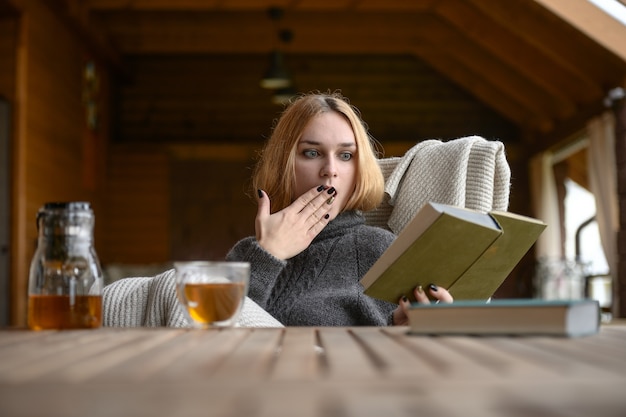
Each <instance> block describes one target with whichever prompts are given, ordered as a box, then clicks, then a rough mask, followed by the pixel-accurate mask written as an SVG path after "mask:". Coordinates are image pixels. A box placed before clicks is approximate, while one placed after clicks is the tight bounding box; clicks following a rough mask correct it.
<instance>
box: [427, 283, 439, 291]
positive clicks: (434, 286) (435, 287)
mask: <svg viewBox="0 0 626 417" xmlns="http://www.w3.org/2000/svg"><path fill="white" fill-rule="evenodd" d="M428 288H430V289H431V291H437V290H438V289H439V288H438V287H437V286H436V285H435V284H430V285H429V286H428Z"/></svg>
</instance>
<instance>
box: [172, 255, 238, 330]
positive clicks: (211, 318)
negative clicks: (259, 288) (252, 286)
mask: <svg viewBox="0 0 626 417" xmlns="http://www.w3.org/2000/svg"><path fill="white" fill-rule="evenodd" d="M174 269H175V270H176V293H177V295H178V300H179V302H180V303H181V305H182V307H183V310H184V312H185V314H186V316H187V319H188V320H189V322H190V323H191V324H192V325H193V326H194V327H195V328H199V329H208V328H211V327H231V326H233V325H234V324H235V323H236V322H237V319H238V318H239V313H240V312H241V308H242V307H243V302H244V300H245V298H246V295H247V294H248V283H249V282H250V264H249V263H248V262H208V261H190V262H175V263H174Z"/></svg>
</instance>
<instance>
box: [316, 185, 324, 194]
mask: <svg viewBox="0 0 626 417" xmlns="http://www.w3.org/2000/svg"><path fill="white" fill-rule="evenodd" d="M323 189H324V186H323V185H320V186H319V187H317V192H318V193H319V192H320V191H322V190H323Z"/></svg>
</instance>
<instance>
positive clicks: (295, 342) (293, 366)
mask: <svg viewBox="0 0 626 417" xmlns="http://www.w3.org/2000/svg"><path fill="white" fill-rule="evenodd" d="M277 349H278V350H277V354H276V362H275V364H274V366H273V369H272V372H271V375H270V379H271V380H276V381H294V380H300V381H308V380H314V379H317V378H320V377H321V376H323V373H324V372H326V371H327V370H326V369H324V368H323V367H322V363H323V354H324V353H323V349H322V348H321V347H320V346H319V344H318V340H317V331H316V330H315V329H314V328H307V327H304V328H299V327H294V328H290V329H289V330H288V331H286V332H283V339H282V341H281V343H280V346H279V347H278V348H277Z"/></svg>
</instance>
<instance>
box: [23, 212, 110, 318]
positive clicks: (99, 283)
mask: <svg viewBox="0 0 626 417" xmlns="http://www.w3.org/2000/svg"><path fill="white" fill-rule="evenodd" d="M94 220H95V219H94V213H93V211H92V210H91V207H90V204H89V203H86V202H60V203H46V204H45V205H44V206H43V207H41V208H40V209H39V212H38V213H37V229H38V233H39V237H38V240H37V249H36V251H35V254H34V256H33V259H32V262H31V265H30V276H29V281H28V327H30V328H31V329H33V330H44V329H80V328H97V327H100V326H101V325H102V289H103V286H104V285H103V277H102V269H101V268H100V262H99V260H98V256H97V255H96V251H95V248H94V245H93V229H94Z"/></svg>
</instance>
